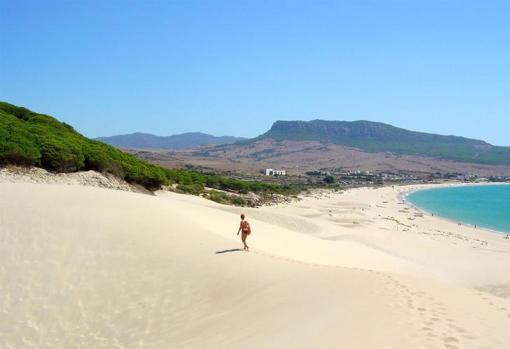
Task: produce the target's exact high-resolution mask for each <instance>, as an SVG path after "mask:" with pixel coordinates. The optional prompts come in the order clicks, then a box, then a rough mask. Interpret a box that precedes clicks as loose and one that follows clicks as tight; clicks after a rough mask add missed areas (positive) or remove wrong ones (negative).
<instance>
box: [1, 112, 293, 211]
mask: <svg viewBox="0 0 510 349" xmlns="http://www.w3.org/2000/svg"><path fill="white" fill-rule="evenodd" d="M6 165H18V166H27V167H28V166H35V167H41V168H44V169H46V170H49V171H52V172H77V171H87V170H94V171H98V172H103V173H110V174H113V175H115V176H117V177H120V178H122V179H124V180H126V181H127V182H130V183H134V184H139V185H142V186H144V187H145V188H147V189H149V190H155V189H159V188H160V187H161V185H170V184H177V190H178V191H181V192H186V193H193V194H201V193H202V194H203V193H204V187H205V186H207V187H209V188H216V189H221V190H226V191H234V192H243V193H245V192H250V191H251V192H267V193H276V192H277V193H282V194H290V193H292V194H295V193H297V192H298V191H299V189H294V188H290V187H282V186H279V185H276V184H270V183H259V182H253V181H241V180H236V179H230V178H226V177H222V176H215V175H206V174H202V173H198V172H194V171H186V170H180V169H173V168H163V167H161V166H157V165H154V164H150V163H148V162H146V161H143V160H140V159H138V158H136V157H134V156H133V155H130V154H127V153H125V152H123V151H121V150H119V149H117V148H114V147H112V146H111V145H108V144H105V143H102V142H99V141H95V140H92V139H89V138H87V137H84V136H83V135H81V134H80V133H78V132H76V131H75V130H74V128H73V127H72V126H71V125H68V124H66V123H64V122H60V121H58V120H57V119H55V118H53V117H51V116H49V115H44V114H39V113H35V112H33V111H31V110H29V109H27V108H23V107H18V106H15V105H12V104H9V103H5V102H0V167H1V166H6ZM296 190H297V191H296ZM208 195H209V194H208ZM209 198H210V199H211V200H215V198H214V197H209ZM216 199H217V200H220V201H224V200H227V199H229V197H226V196H221V197H216ZM227 201H228V200H227ZM232 203H234V204H238V205H240V204H245V203H240V202H239V200H238V201H235V199H232Z"/></svg>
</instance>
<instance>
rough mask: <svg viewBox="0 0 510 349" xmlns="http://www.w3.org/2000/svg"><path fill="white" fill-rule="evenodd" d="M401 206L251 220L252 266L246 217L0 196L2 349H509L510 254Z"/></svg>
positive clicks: (359, 198)
mask: <svg viewBox="0 0 510 349" xmlns="http://www.w3.org/2000/svg"><path fill="white" fill-rule="evenodd" d="M399 190H400V189H399ZM397 195H398V193H397V192H395V191H393V190H392V189H391V188H386V189H379V190H372V189H358V190H353V191H348V192H346V193H343V194H336V195H329V197H323V198H322V199H316V198H305V199H304V200H302V201H300V202H297V203H295V204H291V205H281V206H278V207H266V208H261V209H246V210H244V209H243V211H245V212H246V213H247V215H248V219H249V220H250V222H251V224H252V227H253V230H254V234H253V236H252V237H251V238H250V240H249V243H250V244H251V245H252V251H251V252H249V253H245V252H242V251H239V250H237V249H238V248H239V247H240V243H239V241H238V237H236V236H235V232H236V230H237V226H238V214H239V213H240V211H241V209H238V208H232V207H227V206H222V205H218V204H215V203H213V202H210V201H206V200H203V199H200V198H197V197H191V196H184V195H178V194H173V193H158V195H157V196H150V195H144V194H136V193H128V192H121V191H114V190H108V189H100V188H90V187H83V186H73V185H56V184H53V185H47V184H20V183H0V259H1V263H0V314H1V316H0V347H1V348H30V347H34V348H70V347H73V348H74V347H76V348H421V347H423V348H425V347H428V348H480V347H491V348H506V347H508V343H510V332H509V331H508V328H509V325H510V300H509V299H508V298H505V297H504V290H506V287H507V286H506V285H509V284H510V282H509V279H510V276H509V275H510V274H509V273H507V272H505V268H506V269H507V270H508V266H510V257H509V256H510V253H509V245H510V243H508V242H507V241H505V240H503V239H501V238H500V237H499V236H495V234H492V233H488V232H483V231H481V230H476V231H474V230H473V231H471V230H470V228H465V230H464V229H461V230H459V229H460V228H459V227H458V226H456V225H455V224H454V223H451V222H446V221H441V220H438V219H436V218H432V217H426V216H424V217H420V218H415V221H411V220H409V219H408V218H410V217H414V215H415V214H417V212H415V211H414V209H412V208H407V209H406V210H404V207H405V206H404V205H401V204H399V200H398V196H397ZM383 206H384V208H383ZM330 211H331V212H330ZM399 211H402V212H399ZM347 215H348V216H347ZM354 219H356V220H357V221H358V224H354V223H350V224H351V225H350V226H346V227H342V226H339V224H340V223H346V224H347V223H349V222H350V221H351V220H354ZM407 226H409V227H407ZM397 229H398V230H397ZM406 229H407V230H406ZM480 241H486V242H488V244H483V245H481V243H480ZM477 289H478V290H477ZM480 289H484V290H485V291H481V290H480ZM491 292H492V293H493V294H491ZM495 294H499V295H500V296H497V295H495Z"/></svg>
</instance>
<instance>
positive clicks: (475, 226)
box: [399, 182, 510, 239]
mask: <svg viewBox="0 0 510 349" xmlns="http://www.w3.org/2000/svg"><path fill="white" fill-rule="evenodd" d="M499 185H510V183H505V182H501V183H458V184H454V183H451V184H450V183H445V184H437V185H435V184H432V185H431V187H426V188H414V189H410V190H408V191H405V192H402V193H400V195H399V198H400V199H401V200H402V201H403V202H404V203H405V204H406V205H408V206H410V207H412V208H414V209H416V210H419V211H421V212H422V213H423V214H427V215H429V216H431V217H435V218H437V219H440V220H444V221H448V222H451V223H457V224H461V225H465V226H468V227H471V228H473V229H480V230H482V231H487V232H490V233H492V234H498V235H506V236H508V235H510V232H505V231H501V230H497V229H491V228H488V227H485V226H482V225H478V224H472V223H467V222H464V221H461V220H455V219H451V218H448V217H444V216H442V215H440V214H434V213H433V212H430V211H428V210H426V209H425V208H423V207H420V206H418V205H415V204H414V203H413V202H412V201H411V200H409V199H408V196H409V195H411V194H413V193H415V192H418V191H422V190H436V189H437V190H439V189H445V188H459V187H478V186H479V187H482V186H499ZM503 238H504V239H507V238H506V237H503Z"/></svg>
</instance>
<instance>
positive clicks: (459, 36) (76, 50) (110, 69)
mask: <svg viewBox="0 0 510 349" xmlns="http://www.w3.org/2000/svg"><path fill="white" fill-rule="evenodd" d="M0 100H4V101H7V102H10V103H14V104H18V105H22V106H26V107H28V108H30V109H32V110H34V111H38V112H43V113H46V114H50V115H53V116H55V117H57V118H59V119H61V120H63V121H66V122H68V123H70V124H72V125H74V126H75V128H76V129H77V130H79V131H80V132H82V133H83V134H85V135H87V136H89V137H96V136H106V135H113V134H123V133H131V132H135V131H142V132H150V133H154V134H159V135H169V134H175V133H181V132H188V131H203V132H208V133H212V134H215V135H236V136H245V137H250V136H256V135H258V134H260V133H263V132H265V131H266V130H267V129H268V128H269V127H270V126H271V124H272V123H273V122H274V121H275V120H311V119H317V118H320V119H330V120H357V119H365V120H373V121H381V122H386V123H390V124H393V125H395V126H400V127H404V128H408V129H412V130H418V131H426V132H434V133H441V134H456V135H462V136H467V137H473V138H480V139H484V140H487V141H489V142H491V143H493V144H497V145H510V1H485V0H480V1H468V0H465V1H434V0H424V1H412V0H408V1H404V0H402V1H383V0H374V1H354V0H353V1H277V0H274V1H263V0H254V1H243V0H234V1H214V0H202V1H189V0H183V1H126V0H124V1H111V0H101V1H92V0H86V1H85V0H83V1H48V0H45V1H26V0H23V1H13V0H9V1H7V0H0Z"/></svg>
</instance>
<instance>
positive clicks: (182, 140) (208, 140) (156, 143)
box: [97, 132, 244, 149]
mask: <svg viewBox="0 0 510 349" xmlns="http://www.w3.org/2000/svg"><path fill="white" fill-rule="evenodd" d="M243 139H244V138H239V137H230V136H223V137H216V136H212V135H209V134H206V133H201V132H188V133H182V134H178V135H173V136H155V135H152V134H149V133H139V132H137V133H132V134H128V135H118V136H111V137H99V138H97V140H99V141H101V142H104V143H107V144H110V145H113V146H115V147H119V148H132V149H147V148H160V149H180V148H191V147H197V146H200V145H206V144H207V145H219V144H232V143H235V142H237V141H240V140H243Z"/></svg>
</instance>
